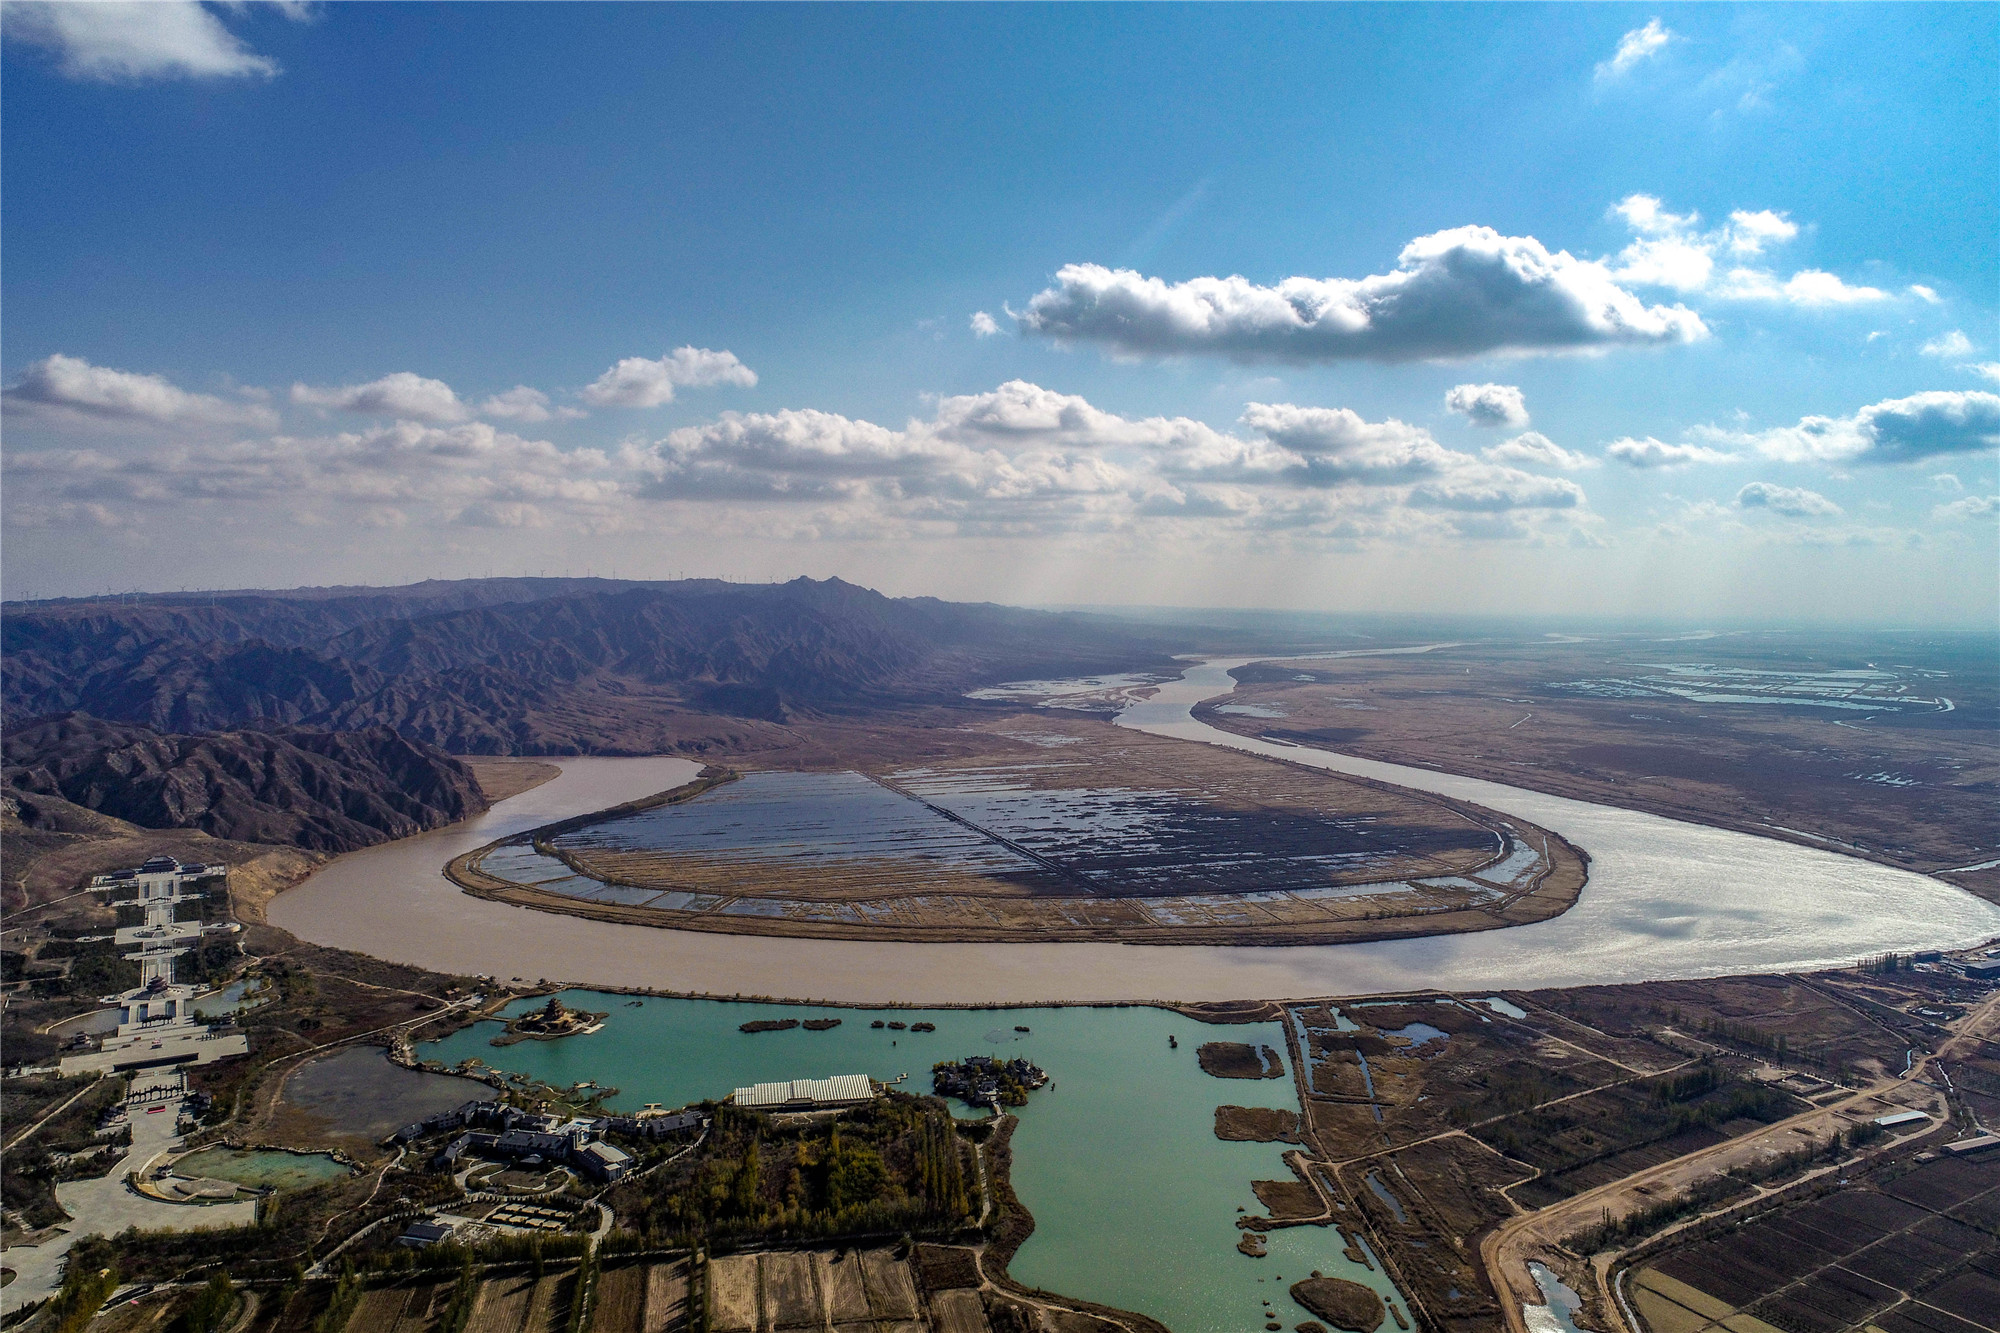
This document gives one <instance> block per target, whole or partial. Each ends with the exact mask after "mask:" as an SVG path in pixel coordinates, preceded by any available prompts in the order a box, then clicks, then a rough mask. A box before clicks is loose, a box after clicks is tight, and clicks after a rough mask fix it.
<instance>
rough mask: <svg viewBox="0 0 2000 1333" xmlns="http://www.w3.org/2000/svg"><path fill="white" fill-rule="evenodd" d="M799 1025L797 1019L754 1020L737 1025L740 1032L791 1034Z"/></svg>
mask: <svg viewBox="0 0 2000 1333" xmlns="http://www.w3.org/2000/svg"><path fill="white" fill-rule="evenodd" d="M798 1025H799V1020H798V1019H796V1018H754V1019H752V1020H750V1021H749V1022H748V1023H739V1024H737V1025H736V1030H737V1031H738V1032H790V1031H791V1030H792V1029H793V1028H795V1027H797V1026H798Z"/></svg>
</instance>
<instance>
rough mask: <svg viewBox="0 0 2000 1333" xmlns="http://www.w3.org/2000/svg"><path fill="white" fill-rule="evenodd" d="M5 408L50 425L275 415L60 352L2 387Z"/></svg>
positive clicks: (214, 422)
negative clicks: (14, 382)
mask: <svg viewBox="0 0 2000 1333" xmlns="http://www.w3.org/2000/svg"><path fill="white" fill-rule="evenodd" d="M0 402H4V404H5V407H6V410H7V411H8V412H9V413H20V414H26V415H29V416H32V417H35V418H37V419H39V420H42V421H44V422H47V423H48V424H52V425H88V424H96V425H100V426H104V425H126V426H131V425H150V426H167V427H175V426H178V427H227V426H251V427H262V428H266V429H268V428H272V427H275V426H276V425H277V416H276V414H275V413H273V412H272V411H271V409H269V408H268V407H263V406H260V405H258V404H255V403H233V402H230V401H229V400H228V399H225V398H218V397H215V396H214V395H212V394H205V393H189V392H188V391H187V390H186V389H182V388H179V387H177V386H176V385H174V384H172V383H170V382H169V381H168V380H167V378H166V377H165V376H163V375H141V374H136V373H134V372H132V371H129V370H113V369H112V368H111V367H109V366H94V365H92V364H91V363H90V362H88V361H86V360H84V359H83V358H82V357H75V356H65V355H63V354H62V353H60V352H58V353H56V354H55V355H53V356H47V357H44V358H42V359H41V360H40V361H36V362H34V363H33V364H31V365H30V366H29V367H28V368H27V370H26V371H25V372H24V373H23V374H22V376H21V380H20V382H19V383H18V384H15V385H12V386H10V387H9V388H7V389H6V390H5V391H4V392H0Z"/></svg>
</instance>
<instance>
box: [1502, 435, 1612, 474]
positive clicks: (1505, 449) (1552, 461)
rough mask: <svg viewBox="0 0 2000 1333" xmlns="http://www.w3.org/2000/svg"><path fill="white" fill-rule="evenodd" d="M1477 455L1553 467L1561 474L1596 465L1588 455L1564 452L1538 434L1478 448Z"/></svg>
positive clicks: (1554, 443) (1571, 451) (1553, 442)
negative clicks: (1561, 472)
mask: <svg viewBox="0 0 2000 1333" xmlns="http://www.w3.org/2000/svg"><path fill="white" fill-rule="evenodd" d="M1479 452H1480V455H1481V456H1482V457H1484V458H1488V459H1491V460H1492V461H1493V462H1495V463H1520V464H1523V465H1525V466H1527V467H1552V468H1557V469H1560V470H1561V471H1564V472H1580V471H1582V470H1583V469H1585V468H1592V467H1596V466H1597V460H1596V459H1595V458H1592V457H1591V456H1590V455H1589V454H1580V453H1577V452H1576V451H1575V450H1572V449H1565V448H1563V447H1562V446H1561V445H1559V444H1557V443H1556V442H1555V441H1554V440H1551V439H1550V438H1549V437H1548V436H1546V435H1544V434H1542V433H1541V432H1540V431H1536V430H1531V431H1526V432H1524V433H1522V434H1520V435H1516V436H1515V437H1514V438H1513V439H1511V440H1505V441H1502V442H1501V443H1499V444H1496V445H1492V446H1490V447H1488V448H1485V449H1481V450H1480V451H1479Z"/></svg>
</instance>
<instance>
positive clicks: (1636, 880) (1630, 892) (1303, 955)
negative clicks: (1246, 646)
mask: <svg viewBox="0 0 2000 1333" xmlns="http://www.w3.org/2000/svg"><path fill="white" fill-rule="evenodd" d="M1237 665H1240V662H1238V661H1211V662H1207V663H1203V664H1201V665H1199V666H1195V667H1191V668H1190V669H1189V670H1188V671H1187V673H1186V674H1185V675H1184V676H1183V677H1182V678H1181V679H1180V680H1178V681H1173V682H1170V683H1168V684H1167V685H1165V686H1163V687H1162V688H1161V690H1160V692H1159V693H1158V694H1157V695H1156V696H1155V697H1154V698H1152V699H1150V700H1148V701H1146V702H1145V703H1141V704H1137V705H1134V706H1133V707H1131V708H1128V709H1127V710H1126V711H1125V713H1124V714H1123V715H1121V717H1120V718H1119V722H1120V724H1121V725H1124V726H1131V727H1135V728H1138V729H1141V730H1145V731H1149V732H1154V733H1157V734H1160V735H1166V736H1174V737H1179V738H1182V739H1185V740H1190V741H1199V742H1203V743H1207V744H1216V745H1226V746H1229V747H1231V748H1235V749H1240V750H1247V751H1250V752H1253V753H1262V754H1269V755H1271V756H1273V757H1279V758H1283V759H1286V760H1289V761H1291V762H1293V763H1303V764H1309V765H1312V766H1314V767H1320V768H1325V769H1329V770H1332V771H1337V772H1343V773H1354V774H1359V775H1362V776H1366V777H1372V778H1377V779H1381V780H1384V781H1388V782H1393V783H1397V784H1400V785H1402V786H1407V787H1414V788H1418V789H1421V790H1424V791H1431V792H1438V793H1441V794H1443V795H1447V796H1455V797H1460V798H1462V799H1466V800H1471V801H1476V802H1478V803H1480V804H1482V805H1485V806H1488V807H1490V808H1492V809H1495V810H1498V811H1500V812H1502V813H1503V814H1511V815H1518V816H1519V817H1521V818H1523V819H1526V820H1529V821H1531V822H1534V823H1537V824H1540V825H1543V826H1544V827H1547V828H1551V829H1554V830H1556V831H1557V832H1559V833H1561V834H1562V835H1563V836H1564V837H1566V838H1568V839H1569V840H1570V841H1571V842H1573V843H1575V844H1577V845H1578V846H1580V847H1582V848H1584V849H1585V850H1586V851H1588V852H1589V853H1590V856H1591V873H1590V882H1589V884H1588V885H1586V886H1585V888H1584V891H1583V895H1582V897H1581V898H1580V899H1579V900H1578V902H1577V905H1576V906H1575V907H1573V908H1571V909H1570V910H1569V911H1568V912H1566V913H1564V914H1563V915H1562V916H1560V917H1557V918H1555V919H1554V920H1550V921H1544V922H1540V923H1538V924H1535V925H1530V926H1516V927H1513V928H1511V929H1506V930H1495V931H1485V932H1481V933H1479V934H1472V935H1446V936H1436V937H1432V938H1429V939H1418V940H1394V941H1384V942H1378V943H1369V944H1343V945H1328V946H1320V947H1309V948H1296V947H1288V948H1216V947H1203V946H1153V945H1143V946H1142V945H1118V944H905V943H892V942H884V943H879V944H878V943H868V942H855V941H845V940H804V939H771V938H762V937H757V936H750V935H717V934H705V933H698V932H683V931H671V930H660V929H655V928H652V927H647V926H626V925H616V924H612V923H610V922H602V921H588V920H584V919H582V918H579V917H569V916H559V915H555V914H552V913H547V912H537V911H533V910H531V909H528V908H522V907H513V906H509V905H506V904H503V903H495V902H488V901H485V900H483V899H479V898H473V897H469V896H467V895H466V894H463V893H461V892H459V890H458V888H457V887H456V886H455V885H453V884H452V883H451V882H450V881H449V880H447V879H445V877H444V875H443V873H442V869H441V868H442V867H443V865H444V864H445V862H446V861H448V860H450V859H451V858H452V857H454V856H456V855H458V854H459V853H461V852H464V851H468V850H470V849H472V848H474V847H477V846H480V845H481V844H483V843H486V842H490V841H492V840H493V839H494V838H497V837H500V836H503V835H505V834H507V833H514V832H519V831H521V830H523V829H528V828H533V827H535V826H536V825H539V824H544V823H548V822H550V821H552V820H555V819H559V818H563V817H566V816H569V815H575V814H582V813H586V812H588V811H591V810H598V809H603V808H604V807H606V806H610V805H614V804H616V803H618V802H620V801H625V800H630V799H632V798H634V797H638V796H643V795H647V794H650V793H652V792H656V791H661V790H663V789H665V788H667V787H672V786H677V785H679V784H680V783H682V782H685V781H687V780H688V779H690V778H692V777H693V776H694V774H695V773H696V772H697V771H698V769H699V767H700V765H699V764H697V763H696V762H694V761H692V760H685V759H565V760H560V761H556V762H559V763H560V764H561V766H562V776H560V777H558V778H556V779H554V780H553V781H550V782H548V783H545V784H543V785H542V786H540V787H537V788H535V789H534V790H532V791H528V792H525V793H523V794H521V795H519V796H516V797H513V798H512V799H510V800H507V801H504V802H502V803H501V804H499V805H498V806H496V807H494V808H493V809H492V810H491V811H489V812H488V813H487V814H486V815H484V816H483V817H481V818H479V819H476V820H472V821H469V822H468V823H465V824H460V825H454V826H453V827H451V828H449V829H441V830H438V831H437V832H434V833H428V834H423V835H421V836H419V837H415V838H408V839H405V840H403V841H401V842H396V843H390V844H388V845H386V846H383V847H372V848H369V849H367V850H365V851H360V852H352V853H349V854H348V855H346V856H342V857H340V858H339V859H337V860H335V861H334V862H332V863H331V864H330V865H328V866H327V867H326V868H325V869H323V870H321V871H320V872H319V873H318V874H316V875H314V876H313V877H312V878H311V879H309V880H307V881H306V882H305V883H303V884H301V885H300V886H299V887H297V888H295V889H293V890H291V891H290V892H288V893H285V894H283V895H281V896H280V897H279V898H277V899H276V900H275V901H274V902H273V903H272V904H271V906H270V919H271V922H272V923H273V924H274V925H278V926H281V927H283V928H284V929H286V930H289V931H291V932H293V933H294V934H296V935H299V936H301V937H302V938H305V939H308V940H312V941H313V942H315V943H318V944H325V945H330V946H333V947H336V948H342V949H354V950H358V951H360V952H363V953H369V954H373V955H375V956H377V957H381V958H389V959H394V960H396V961H399V962H406V963H413V964H417V965H420V966H423V967H429V968H435V969H437V970H439V971H447V972H456V973H490V974H492V975H495V976H498V977H501V978H512V977H521V978H524V979H527V980H531V981H532V980H541V979H547V980H550V981H563V982H566V983H570V984H575V985H596V986H611V987H620V986H645V987H655V988H659V989H663V990H673V991H684V992H701V993H707V994H713V995H725V996H726V995H743V996H746V997H747V996H771V997H776V998H788V999H800V1000H819V1001H836V1002H852V1003H902V1004H912V1005H917V1004H968V1003H970V1004H981V1003H1002V1004H1027V1003H1052V1002H1053V1003H1059V1002H1064V1001H1082V1002H1090V1001H1121V1000H1169V1001H1171V1000H1221V999H1250V998H1289V997H1296V996H1308V995H1354V994H1366V993H1371V992H1377V991H1394V990H1409V989H1417V988H1422V987H1441V988H1445V989H1450V990H1500V989H1508V988H1535V987H1544V986H1565V985H1588V984H1600V983H1618V982H1632V981H1649V980H1665V979H1670V978H1688V977H1703V976H1724V975H1728V974H1732V973H1742V972H1779V971H1797V970H1804V969H1811V968H1816V967H1824V966H1830V965H1837V964H1841V963H1846V962H1851V961H1853V960H1855V959H1857V958H1860V957H1864V956H1866V955H1869V954H1877V953H1883V952H1887V951H1891V950H1894V951H1909V950H1915V949H1924V948H1947V949H1948V948H1959V947H1965V946H1968V945H1971V944H1976V943H1979V942H1981V941H1983V940H1986V939H1989V938H1991V937H1993V936H1995V935H2000V908H1995V907H1994V906H1992V905H1990V904H1988V903H1985V902H1983V901H1981V900H1980V899H1978V898H1974V897H1973V896H1972V895H1970V894H1968V893H1965V892H1964V891H1962V890H1960V889H1957V888H1955V887H1953V886H1951V885H1949V884H1946V883H1944V882H1942V881H1940V880H1935V879H1931V878H1929V877H1928V876H1924V875H1917V874H1912V873H1910V872H1908V871H1902V870H1894V869H1891V868H1889V867H1886V866H1879V865H1875V864H1873V863H1872V862H1867V861H1860V860H1856V859H1854V858H1852V857H1847V856H1841V855H1838V854H1836V853H1833V852H1826V851H1819V850H1816V849H1813V848H1806V847H1799V846H1796V845H1794V844H1791V843H1785V842H1778V841H1776V840H1774V839H1769V838H1759V837H1755V836H1753V835H1751V834H1747V833H1738V832H1735V831H1733V830H1727V829H1715V828H1707V827H1704V826H1701V825H1697V824H1686V823H1681V822H1679V821H1676V820H1671V819H1663V818H1661V817H1659V816H1657V815H1648V814H1641V813H1639V812H1637V811H1631V810H1620V809H1616V808H1613V807H1610V806H1602V805H1592V804H1589V803H1587V802H1583V801H1573V800H1567V799H1565V798H1562V797H1558V796H1548V795H1544V794H1543V793H1540V792H1533V791H1527V790H1524V789H1521V788H1517V787H1507V786H1502V785H1500V784H1498V783H1491V782H1482V781H1479V780H1477V779H1473V778H1463V777H1457V776H1454V775H1451V774H1445V773H1437V772H1433V771H1431V770H1428V769H1421V768H1409V767H1405V766H1402V765H1397V764H1383V763H1377V762H1374V761H1371V760H1364V759H1355V758H1351V757H1348V756H1345V755H1339V754H1333V753H1330V752H1326V751H1320V750H1311V749H1305V748H1302V747H1294V746H1278V745H1272V744H1270V743H1268V742H1263V741H1256V740H1250V739H1247V738H1245V737H1241V736H1236V735H1233V734H1231V733H1228V732H1224V731H1220V730H1217V729H1215V728H1213V727H1209V726H1206V725H1204V724H1202V723H1199V722H1196V721H1194V720H1193V719H1192V717H1191V716H1190V715H1189V709H1190V708H1191V707H1192V706H1193V705H1194V704H1195V703H1197V702H1199V701H1200V700H1202V699H1207V698H1213V697H1215V696H1218V695H1222V694H1226V693H1228V692H1229V691H1230V690H1231V689H1232V688H1233V686H1234V682H1233V681H1232V680H1231V679H1230V678H1229V676H1228V674H1227V673H1228V670H1229V668H1231V667H1233V666H1237Z"/></svg>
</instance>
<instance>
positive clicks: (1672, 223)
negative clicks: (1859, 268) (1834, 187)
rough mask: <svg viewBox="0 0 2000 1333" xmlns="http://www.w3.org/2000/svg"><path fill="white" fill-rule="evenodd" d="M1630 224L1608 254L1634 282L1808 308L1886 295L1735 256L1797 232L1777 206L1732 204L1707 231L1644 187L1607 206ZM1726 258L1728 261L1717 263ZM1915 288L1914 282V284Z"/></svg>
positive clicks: (1753, 253)
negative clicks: (1623, 242)
mask: <svg viewBox="0 0 2000 1333" xmlns="http://www.w3.org/2000/svg"><path fill="white" fill-rule="evenodd" d="M1611 211H1612V213H1614V214H1615V215H1617V216H1618V217H1620V218H1623V219H1624V221H1625V225H1626V226H1628V227H1630V228H1631V229H1632V233H1633V240H1632V242H1631V244H1629V245H1627V246H1626V247H1625V248H1624V249H1623V250H1622V251H1620V252H1619V253H1618V255H1617V257H1616V258H1615V259H1614V260H1613V261H1612V265H1611V268H1610V270H1609V271H1610V274H1611V276H1612V277H1613V278H1614V279H1616V280H1617V281H1619V282H1622V283H1629V284H1631V285H1633V286H1637V287H1664V288H1669V289H1671V290H1673V291H1676V292H1688V293H1702V294H1705V295H1708V296H1712V297H1715V298H1717V299H1720V300H1726V301H1769V302H1775V303H1782V304H1789V305H1795V306H1806V307H1815V306H1819V307H1824V306H1851V305H1860V304H1864V303H1867V302H1872V301H1886V300H1888V299H1889V294H1888V293H1887V292H1885V291H1883V290H1881V289H1880V288H1878V287H1869V286H1865V285H1860V284H1852V283H1849V282H1847V281H1846V280H1845V279H1844V278H1842V277H1840V276H1839V275H1838V274H1835V273H1828V272H1825V271H1824V270H1821V269H1800V270H1798V271H1797V272H1795V273H1793V274H1792V276H1791V277H1790V278H1784V277H1781V276H1779V275H1778V274H1777V273H1775V272H1773V271H1771V270H1769V269H1762V268H1751V267H1748V266H1747V265H1745V264H1743V263H1741V262H1739V261H1741V260H1744V259H1750V258H1756V257H1760V256H1762V255H1763V254H1764V252H1765V251H1766V250H1767V249H1769V248H1771V247H1772V246H1776V245H1782V244H1784V243H1785V242H1787V241H1790V240H1792V239H1794V238H1795V237H1797V235H1798V234H1799V226H1798V224H1797V223H1796V222H1793V221H1792V220H1791V219H1790V218H1789V217H1787V216H1786V215H1785V214H1783V213H1779V212H1774V211H1772V210H1770V209H1760V210H1757V211H1755V212H1752V211H1749V210H1747V209H1737V210H1736V211H1735V212H1732V213H1731V214H1730V215H1729V221H1728V222H1726V223H1724V224H1723V225H1722V226H1720V227H1717V228H1715V229H1714V230H1711V231H1703V230H1702V229H1701V215H1700V214H1699V213H1674V212H1671V211H1669V210H1668V209H1667V207H1666V205H1665V204H1664V203H1662V202H1661V201H1660V200H1659V199H1657V198H1655V197H1654V196H1652V195H1649V194H1633V195H1627V196H1626V197H1625V198H1623V199H1621V200H1619V201H1618V202H1617V203H1616V204H1613V205H1612V206H1611ZM1725 263H1727V264H1729V265H1731V266H1730V267H1727V268H1725V267H1723V265H1724V264H1725ZM1912 290H1913V291H1914V290H1915V289H1914V288H1913V289H1912Z"/></svg>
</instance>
